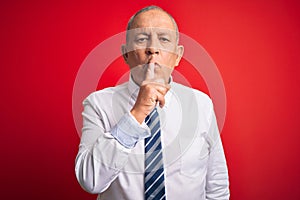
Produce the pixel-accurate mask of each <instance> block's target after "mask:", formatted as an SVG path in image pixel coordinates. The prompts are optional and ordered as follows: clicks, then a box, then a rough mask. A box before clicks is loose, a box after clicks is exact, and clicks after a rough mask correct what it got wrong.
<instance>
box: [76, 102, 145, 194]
mask: <svg viewBox="0 0 300 200" xmlns="http://www.w3.org/2000/svg"><path fill="white" fill-rule="evenodd" d="M83 106H84V111H83V113H82V117H83V128H82V136H81V140H80V145H79V150H78V154H77V156H76V161H75V173H76V178H77V180H78V182H79V184H80V185H81V187H82V188H83V189H84V190H86V191H87V192H90V193H101V192H103V191H105V190H106V189H107V188H108V187H109V186H110V184H111V183H112V182H113V181H114V180H115V179H116V178H117V177H118V175H119V173H120V171H121V170H122V168H124V166H125V165H126V163H127V161H128V156H129V154H130V152H131V149H130V148H132V147H133V146H134V145H135V144H136V142H137V141H138V140H139V139H140V138H141V137H143V136H145V135H146V132H147V128H146V127H144V126H145V124H143V125H140V124H135V121H134V119H132V117H133V116H130V115H129V114H128V113H127V114H125V115H124V116H123V117H122V118H121V119H120V121H119V122H118V123H117V124H116V125H115V126H114V127H112V128H111V130H107V129H109V128H108V124H109V122H108V119H107V116H106V115H105V112H103V111H101V110H100V108H98V107H95V105H94V103H93V99H92V97H90V98H87V99H85V101H84V102H83ZM136 123H138V122H136ZM146 126H147V125H146ZM129 130H130V131H129ZM140 133H141V135H142V136H138V134H140ZM112 134H113V135H114V136H113V135H112Z"/></svg>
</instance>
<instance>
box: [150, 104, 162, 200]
mask: <svg viewBox="0 0 300 200" xmlns="http://www.w3.org/2000/svg"><path fill="white" fill-rule="evenodd" d="M145 122H146V124H147V125H148V127H149V128H150V130H151V136H150V137H148V138H146V139H145V200H150V199H154V200H163V199H166V196H165V183H164V179H165V177H164V166H163V159H162V148H161V139H160V123H159V116H158V112H157V109H156V108H154V109H153V111H152V112H151V113H150V114H149V115H148V116H147V117H146V119H145Z"/></svg>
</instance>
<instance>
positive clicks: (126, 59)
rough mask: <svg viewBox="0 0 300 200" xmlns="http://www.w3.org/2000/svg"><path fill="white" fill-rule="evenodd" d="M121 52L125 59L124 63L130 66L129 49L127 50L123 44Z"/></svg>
mask: <svg viewBox="0 0 300 200" xmlns="http://www.w3.org/2000/svg"><path fill="white" fill-rule="evenodd" d="M121 52H122V56H123V58H124V61H125V62H126V63H127V64H128V62H127V61H128V54H127V49H126V45H125V44H122V46H121Z"/></svg>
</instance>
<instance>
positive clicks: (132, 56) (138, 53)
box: [128, 50, 146, 64]
mask: <svg viewBox="0 0 300 200" xmlns="http://www.w3.org/2000/svg"><path fill="white" fill-rule="evenodd" d="M145 58H146V55H145V51H142V50H135V51H131V52H129V53H128V63H129V64H130V63H133V64H142V63H143V62H144V60H145Z"/></svg>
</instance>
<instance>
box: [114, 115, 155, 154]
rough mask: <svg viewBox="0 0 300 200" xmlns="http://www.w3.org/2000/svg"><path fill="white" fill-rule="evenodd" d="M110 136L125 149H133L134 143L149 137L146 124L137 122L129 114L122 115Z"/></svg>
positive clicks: (149, 132) (149, 133)
mask: <svg viewBox="0 0 300 200" xmlns="http://www.w3.org/2000/svg"><path fill="white" fill-rule="evenodd" d="M110 132H111V135H112V136H113V137H114V138H115V139H116V140H117V141H118V142H119V143H120V144H122V145H123V146H125V147H126V148H129V149H131V148H133V147H134V146H135V145H136V143H137V142H138V141H140V140H142V139H144V138H146V137H149V136H150V135H151V131H150V129H149V127H148V126H147V124H146V123H145V122H143V123H142V124H139V123H138V121H137V120H136V119H135V118H134V116H132V115H131V113H130V112H128V113H126V114H125V115H123V117H122V118H121V119H120V121H119V122H118V123H117V124H116V125H115V126H114V127H113V128H112V129H111V131H110Z"/></svg>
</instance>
